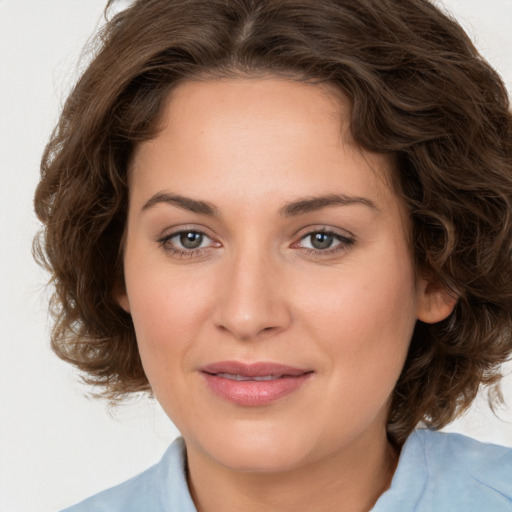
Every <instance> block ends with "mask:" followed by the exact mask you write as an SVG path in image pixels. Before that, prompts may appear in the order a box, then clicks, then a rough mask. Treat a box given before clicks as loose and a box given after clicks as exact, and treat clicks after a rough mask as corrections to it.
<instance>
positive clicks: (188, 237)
mask: <svg viewBox="0 0 512 512" xmlns="http://www.w3.org/2000/svg"><path fill="white" fill-rule="evenodd" d="M180 243H181V245H182V246H183V247H185V248H186V249H197V248H198V247H200V246H201V244H202V243H203V235H202V234H201V233H195V232H194V231H188V232H187V233H182V234H181V235H180Z"/></svg>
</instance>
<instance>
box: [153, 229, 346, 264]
mask: <svg viewBox="0 0 512 512" xmlns="http://www.w3.org/2000/svg"><path fill="white" fill-rule="evenodd" d="M191 233H193V234H194V235H199V236H202V237H204V238H209V239H210V240H212V239H211V237H209V236H208V235H207V234H206V233H205V232H204V231H201V230H198V229H181V230H179V231H175V232H173V233H170V234H169V235H166V236H163V237H162V238H160V239H159V240H158V243H159V245H160V246H161V247H163V249H164V250H165V251H166V252H168V253H170V254H172V255H173V256H177V257H179V258H194V257H200V256H202V255H203V254H204V252H205V251H206V250H207V249H209V248H210V247H211V245H209V246H207V247H198V248H196V249H179V248H176V247H175V246H173V244H171V240H172V239H173V238H176V237H179V236H182V235H186V234H191ZM317 234H322V235H327V236H331V237H333V238H334V239H335V240H336V241H337V242H338V243H337V244H336V245H335V246H334V247H328V248H326V249H315V248H308V247H301V246H300V245H299V244H300V242H302V241H303V240H306V239H307V238H308V237H309V238H310V237H312V236H313V235H317ZM212 242H213V240H212ZM354 242H355V240H354V238H353V237H348V236H343V235H340V234H339V233H336V232H334V231H329V230H328V229H315V230H312V231H308V232H307V233H306V234H304V235H303V236H301V237H300V239H299V241H298V242H295V243H293V244H292V245H291V247H292V248H297V249H302V250H303V251H304V253H305V254H306V255H307V256H308V257H316V258H322V257H326V256H334V255H336V254H338V253H340V252H343V251H346V250H347V249H348V248H349V247H350V246H351V245H353V244H354ZM215 243H217V244H218V242H214V244H215ZM217 247H220V244H218V245H217Z"/></svg>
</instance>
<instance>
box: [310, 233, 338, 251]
mask: <svg viewBox="0 0 512 512" xmlns="http://www.w3.org/2000/svg"><path fill="white" fill-rule="evenodd" d="M333 241H334V237H333V236H332V235H329V234H327V233H314V234H313V235H311V245H312V246H313V247H314V248H315V249H328V248H329V247H330V246H331V245H332V243H333Z"/></svg>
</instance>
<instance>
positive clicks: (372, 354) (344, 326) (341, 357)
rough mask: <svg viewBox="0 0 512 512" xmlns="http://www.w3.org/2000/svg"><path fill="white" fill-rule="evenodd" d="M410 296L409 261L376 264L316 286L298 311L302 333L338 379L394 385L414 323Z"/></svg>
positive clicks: (346, 271)
mask: <svg viewBox="0 0 512 512" xmlns="http://www.w3.org/2000/svg"><path fill="white" fill-rule="evenodd" d="M391 254H392V255H393V253H391ZM298 295H301V294H298ZM415 295H416V294H415V286H414V276H413V272H412V265H411V264H410V262H409V260H408V258H401V257H399V254H396V255H395V257H390V258H389V260H387V263H386V260H384V259H379V258H377V259H376V261H374V262H373V265H372V262H371V261H368V262H367V265H362V266H361V265H354V266H353V267H351V268H348V267H347V268H345V269H344V271H343V272H340V274H339V276H336V275H335V274H331V275H330V276H329V279H325V280H324V281H322V280H317V281H316V282H315V286H314V288H311V287H310V294H309V297H308V300H307V301H306V302H304V303H303V305H302V310H303V312H304V314H303V317H304V318H305V319H306V321H305V328H306V329H309V330H310V334H311V336H312V337H313V338H314V339H316V340H318V343H319V344H321V345H322V347H323V349H324V350H325V351H326V352H328V353H329V354H330V355H331V359H332V364H333V367H336V368H339V369H340V373H344V375H350V376H351V378H354V379H357V380H360V379H361V380H367V381H368V382H373V383H375V385H376V386H378V385H379V384H378V383H379V381H380V382H381V383H382V381H383V379H387V380H388V381H390V382H391V383H392V385H394V381H395V380H396V378H397V377H398V374H399V373H400V371H401V368H402V366H403V363H404V360H405V357H406V354H407V350H408V347H409V343H410V339H411V337H412V332H413V329H414V325H415V323H416V299H415ZM302 296H304V295H302Z"/></svg>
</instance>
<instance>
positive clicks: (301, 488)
mask: <svg viewBox="0 0 512 512" xmlns="http://www.w3.org/2000/svg"><path fill="white" fill-rule="evenodd" d="M371 441H372V442H368V439H367V438H366V437H364V438H361V439H359V440H357V441H356V442H355V443H352V444H351V446H350V448H345V449H342V450H340V451H339V452H336V453H334V454H330V455H329V456H328V457H325V458H322V459H319V460H315V461H313V462H310V463H308V464H304V465H300V466H297V467H295V468H292V469H288V470H286V471H276V472H258V473H252V472H245V471H236V470H233V469H231V468H227V467H226V466H223V465H221V464H218V463H217V462H216V461H214V460H212V459H211V458H209V457H208V456H207V455H204V454H202V453H201V452H200V451H196V450H194V449H188V450H187V451H188V464H189V486H190V490H191V495H192V499H193V500H194V503H195V505H196V508H197V510H198V512H218V511H219V510H222V511H223V512H235V511H236V512H239V511H240V510H243V511H244V512H271V511H272V512H275V511H276V510H279V511H280V512H291V511H297V510H300V511H301V512H318V510H321V511H322V512H331V511H332V512H338V511H339V510H340V509H341V508H342V509H343V510H344V512H367V511H368V510H370V509H371V508H372V507H373V505H374V504H375V502H376V501H377V499H378V498H379V496H380V495H381V494H382V493H383V492H384V491H385V490H386V489H387V488H388V487H389V485H390V483H391V478H392V476H393V473H394V471H395V468H396V464H397V461H398V454H397V453H396V451H395V450H394V449H393V448H392V446H391V445H390V443H389V442H388V440H387V437H386V434H385V432H383V433H382V435H381V436H379V438H378V439H376V438H375V437H374V438H373V439H372V440H371Z"/></svg>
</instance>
